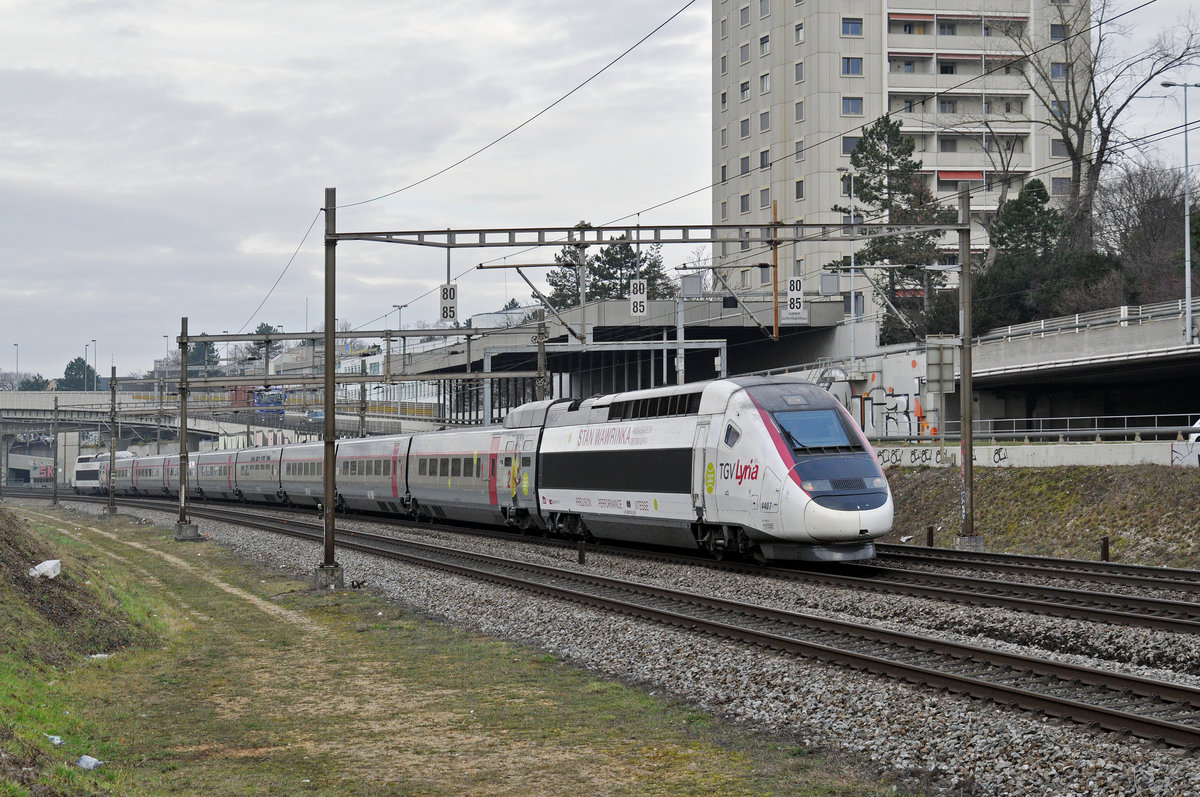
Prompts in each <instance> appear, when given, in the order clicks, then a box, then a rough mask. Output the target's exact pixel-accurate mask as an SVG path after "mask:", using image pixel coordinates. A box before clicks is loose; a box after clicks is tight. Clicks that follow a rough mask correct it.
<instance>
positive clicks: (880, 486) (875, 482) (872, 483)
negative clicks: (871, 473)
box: [867, 476, 887, 490]
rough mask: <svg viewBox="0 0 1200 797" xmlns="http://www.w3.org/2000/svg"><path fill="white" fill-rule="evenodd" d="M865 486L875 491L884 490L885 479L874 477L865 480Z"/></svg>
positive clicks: (885, 487)
mask: <svg viewBox="0 0 1200 797" xmlns="http://www.w3.org/2000/svg"><path fill="white" fill-rule="evenodd" d="M867 486H868V487H871V488H872V489H875V490H886V489H887V479H885V478H883V477H882V476H876V477H875V478H873V479H867Z"/></svg>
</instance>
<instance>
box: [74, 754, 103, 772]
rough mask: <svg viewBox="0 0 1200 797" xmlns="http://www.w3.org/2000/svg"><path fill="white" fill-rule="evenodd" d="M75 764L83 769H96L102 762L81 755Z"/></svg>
mask: <svg viewBox="0 0 1200 797" xmlns="http://www.w3.org/2000/svg"><path fill="white" fill-rule="evenodd" d="M77 763H78V764H79V766H80V767H82V768H83V769H96V768H97V767H99V766H100V765H101V764H103V763H104V762H103V761H101V760H100V759H99V758H92V757H91V756H90V755H81V756H79V761H78V762H77Z"/></svg>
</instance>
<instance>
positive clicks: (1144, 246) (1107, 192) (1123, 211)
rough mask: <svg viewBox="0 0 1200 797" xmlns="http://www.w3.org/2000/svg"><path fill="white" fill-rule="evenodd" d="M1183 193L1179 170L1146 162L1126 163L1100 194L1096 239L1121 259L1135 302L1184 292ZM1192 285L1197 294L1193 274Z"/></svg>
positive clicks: (1097, 208) (1175, 295)
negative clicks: (1181, 271) (1182, 277)
mask: <svg viewBox="0 0 1200 797" xmlns="http://www.w3.org/2000/svg"><path fill="white" fill-rule="evenodd" d="M1193 193H1197V192H1196V190H1195V187H1193ZM1183 194H1184V191H1183V175H1182V174H1181V173H1180V172H1179V171H1178V170H1176V169H1170V168H1167V167H1165V166H1163V165H1162V164H1159V163H1155V162H1146V163H1139V164H1129V165H1127V166H1125V167H1124V168H1123V169H1122V171H1121V174H1120V176H1118V177H1116V178H1115V179H1107V180H1106V181H1105V185H1104V190H1103V191H1101V192H1100V193H1099V195H1098V196H1097V199H1096V222H1097V238H1098V243H1099V245H1100V246H1101V247H1102V248H1103V249H1104V250H1105V251H1107V252H1108V253H1109V254H1112V255H1115V256H1118V257H1120V258H1121V261H1122V263H1123V264H1124V269H1125V272H1126V274H1127V275H1128V277H1129V282H1130V292H1131V299H1132V300H1133V301H1137V302H1162V301H1169V300H1172V299H1177V298H1179V297H1180V296H1182V295H1183V286H1182V285H1181V284H1180V282H1181V278H1180V263H1181V262H1182V257H1183V255H1182V253H1183V217H1184V213H1183ZM1192 287H1193V292H1195V291H1196V288H1197V285H1196V280H1195V276H1194V277H1193V286H1192Z"/></svg>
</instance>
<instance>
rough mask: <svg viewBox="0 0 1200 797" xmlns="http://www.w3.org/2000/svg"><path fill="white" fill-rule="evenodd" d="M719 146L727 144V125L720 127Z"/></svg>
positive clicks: (726, 145)
mask: <svg viewBox="0 0 1200 797" xmlns="http://www.w3.org/2000/svg"><path fill="white" fill-rule="evenodd" d="M721 146H722V147H728V146H729V128H728V127H722V128H721Z"/></svg>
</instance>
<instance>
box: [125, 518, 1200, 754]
mask: <svg viewBox="0 0 1200 797" xmlns="http://www.w3.org/2000/svg"><path fill="white" fill-rule="evenodd" d="M122 503H123V504H126V505H130V506H145V507H148V508H152V509H160V510H161V507H162V504H161V502H156V501H128V500H126V501H123V502H122ZM192 511H193V513H194V514H195V515H196V516H197V517H203V518H208V519H212V520H217V521H221V522H230V523H237V524H240V525H246V526H251V527H254V528H259V529H263V530H267V531H271V532H274V533H281V534H286V535H289V536H293V537H298V538H301V539H308V540H313V541H319V540H320V539H321V538H322V536H323V528H322V526H321V525H320V524H316V523H309V522H305V521H299V520H287V519H276V518H264V517H261V516H256V515H247V513H246V512H244V511H236V510H231V509H225V508H214V507H207V506H206V507H202V508H196V507H193V510H192ZM337 544H338V546H339V547H342V548H344V549H348V550H356V551H360V552H363V553H368V554H372V555H377V556H384V557H388V558H391V559H396V560H400V561H404V562H408V563H410V564H415V565H418V566H421V567H430V568H436V569H439V570H442V571H445V572H450V573H455V574H458V575H462V576H465V577H469V578H473V579H480V580H483V581H487V582H490V583H495V584H501V585H505V586H509V587H514V588H518V589H523V590H528V591H530V592H534V593H537V594H541V595H547V596H552V597H555V598H558V599H562V600H568V601H572V602H575V603H579V604H581V605H585V606H589V607H594V608H599V609H603V610H605V611H613V612H619V613H621V614H625V615H628V616H633V617H638V618H642V619H646V620H652V621H655V622H660V623H665V624H669V625H673V626H676V627H681V628H685V629H688V630H691V631H696V632H701V633H705V634H709V635H712V636H715V637H719V638H723V639H730V640H736V641H739V642H742V643H745V644H749V645H754V646H758V647H762V648H767V649H771V650H776V651H780V652H784V653H788V654H791V655H798V656H803V657H806V658H815V659H820V660H823V661H828V662H832V663H836V664H839V665H842V666H848V667H853V668H855V669H861V670H866V671H869V672H872V673H876V674H880V675H884V676H887V677H891V678H898V679H903V680H905V681H909V682H912V683H917V684H925V685H930V686H935V687H937V688H940V689H945V690H948V691H951V692H956V693H960V694H965V695H970V696H972V697H977V698H982V699H987V700H992V701H995V702H998V703H1001V704H1004V705H1011V706H1017V707H1020V708H1022V709H1026V710H1030V711H1037V712H1041V713H1043V714H1046V715H1049V716H1054V717H1060V718H1063V719H1067V720H1071V721H1074V722H1079V723H1085V724H1092V725H1097V726H1099V727H1102V728H1105V729H1107V730H1111V731H1117V732H1123V733H1130V734H1133V735H1135V736H1139V737H1143V738H1148V739H1157V740H1161V741H1163V742H1165V743H1167V744H1170V745H1174V746H1179V747H1187V748H1197V747H1200V689H1196V688H1193V687H1188V686H1182V685H1178V684H1171V683H1166V682H1160V681H1153V680H1149V679H1145V678H1140V677H1136V676H1130V675H1124V674H1121V673H1116V672H1111V671H1107V670H1102V669H1096V668H1089V667H1081V666H1077V665H1072V664H1066V663H1061V662H1053V661H1046V660H1042V659H1037V658H1034V657H1029V656H1022V655H1016V654H1009V653H1004V652H1001V651H998V650H995V649H992V648H986V647H980V646H974V645H966V644H960V643H956V642H950V641H946V640H941V639H934V638H931V637H925V636H921V635H918V634H909V633H901V632H896V631H890V630H886V629H881V628H876V627H873V626H869V625H863V624H858V623H852V622H845V621H839V620H831V619H828V618H824V617H817V616H813V615H808V614H804V613H799V612H789V611H782V610H778V609H772V608H769V607H764V606H755V605H749V604H746V603H744V602H740V601H730V600H725V599H721V598H714V597H709V596H705V595H699V594H695V593H691V592H687V591H682V590H676V589H669V588H664V587H658V586H652V585H648V584H642V583H637V582H628V581H620V580H616V579H612V578H607V577H604V576H599V575H594V574H589V573H585V572H579V571H577V570H568V569H564V568H558V567H549V566H545V565H537V564H531V563H527V562H516V561H512V560H509V559H502V558H498V557H494V556H489V555H484V554H479V553H473V552H468V551H462V550H458V549H453V548H444V547H439V546H435V545H429V544H426V543H420V542H413V541H409V540H402V539H397V538H396V537H392V536H387V535H382V534H376V533H373V532H363V531H355V530H346V529H343V530H341V531H339V532H338V543H337Z"/></svg>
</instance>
